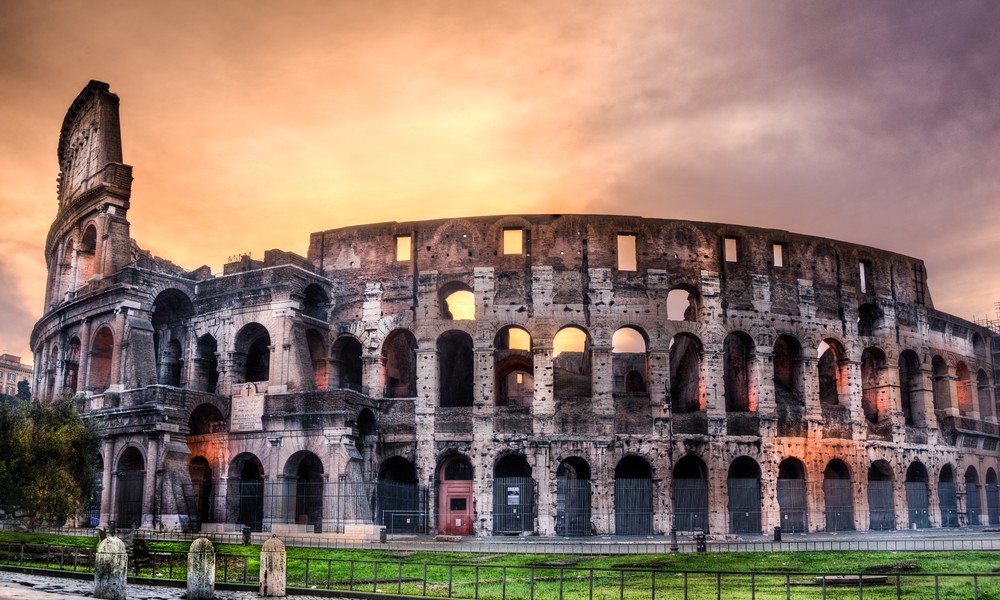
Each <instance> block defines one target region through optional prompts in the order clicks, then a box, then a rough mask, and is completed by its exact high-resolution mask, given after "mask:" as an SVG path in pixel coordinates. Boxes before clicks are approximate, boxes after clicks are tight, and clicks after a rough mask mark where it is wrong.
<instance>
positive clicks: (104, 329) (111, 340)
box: [88, 325, 115, 394]
mask: <svg viewBox="0 0 1000 600" xmlns="http://www.w3.org/2000/svg"><path fill="white" fill-rule="evenodd" d="M114 346H115V336H114V334H113V333H111V328H110V327H108V326H107V325H102V326H100V327H99V328H98V329H97V331H96V332H95V333H94V337H93V338H92V340H91V343H90V369H89V373H88V381H89V386H88V387H89V388H90V391H91V392H94V393H96V394H100V393H103V392H104V390H106V389H107V388H108V386H110V385H111V357H112V356H113V355H114Z"/></svg>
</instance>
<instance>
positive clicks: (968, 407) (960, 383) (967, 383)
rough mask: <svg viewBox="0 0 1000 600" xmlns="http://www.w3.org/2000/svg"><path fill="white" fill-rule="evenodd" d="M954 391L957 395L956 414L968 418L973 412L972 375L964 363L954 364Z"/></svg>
mask: <svg viewBox="0 0 1000 600" xmlns="http://www.w3.org/2000/svg"><path fill="white" fill-rule="evenodd" d="M955 391H956V393H957V395H958V414H959V415H961V416H963V417H964V416H969V415H971V414H972V412H973V411H974V410H975V405H974V404H973V402H972V373H971V372H970V371H969V367H968V365H966V364H965V362H964V361H961V360H960V361H958V363H956V364H955Z"/></svg>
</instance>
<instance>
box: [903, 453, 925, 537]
mask: <svg viewBox="0 0 1000 600" xmlns="http://www.w3.org/2000/svg"><path fill="white" fill-rule="evenodd" d="M927 482H928V477H927V468H926V467H924V465H923V464H921V463H919V462H916V461H914V462H912V463H910V466H909V468H907V469H906V482H905V485H906V509H907V513H908V514H909V517H908V520H907V525H908V526H909V527H910V528H913V527H914V526H916V527H917V528H919V529H924V528H927V527H930V526H931V520H930V510H929V508H928V504H929V503H928V496H929V495H930V490H929V489H928V487H927Z"/></svg>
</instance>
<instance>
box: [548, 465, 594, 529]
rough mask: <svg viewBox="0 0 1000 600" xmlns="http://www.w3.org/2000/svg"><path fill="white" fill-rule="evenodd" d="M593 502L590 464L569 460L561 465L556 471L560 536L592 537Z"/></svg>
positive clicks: (557, 513) (557, 522)
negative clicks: (591, 513)
mask: <svg viewBox="0 0 1000 600" xmlns="http://www.w3.org/2000/svg"><path fill="white" fill-rule="evenodd" d="M590 498H591V485H590V463H589V462H588V461H587V459H585V458H582V457H580V456H569V457H566V458H564V459H562V460H561V461H559V466H558V467H557V468H556V535H565V536H587V535H591V533H592V532H593V527H592V525H591V523H590V511H591V505H590Z"/></svg>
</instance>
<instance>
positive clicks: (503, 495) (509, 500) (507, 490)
mask: <svg viewBox="0 0 1000 600" xmlns="http://www.w3.org/2000/svg"><path fill="white" fill-rule="evenodd" d="M493 482H494V483H493V532H494V533H506V534H511V533H521V532H525V531H533V530H534V527H535V480H534V479H533V478H532V477H531V465H529V464H528V460H527V458H526V457H525V456H524V455H523V454H520V453H516V452H510V453H507V454H504V455H502V456H500V457H499V458H497V461H496V462H495V463H494V465H493Z"/></svg>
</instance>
